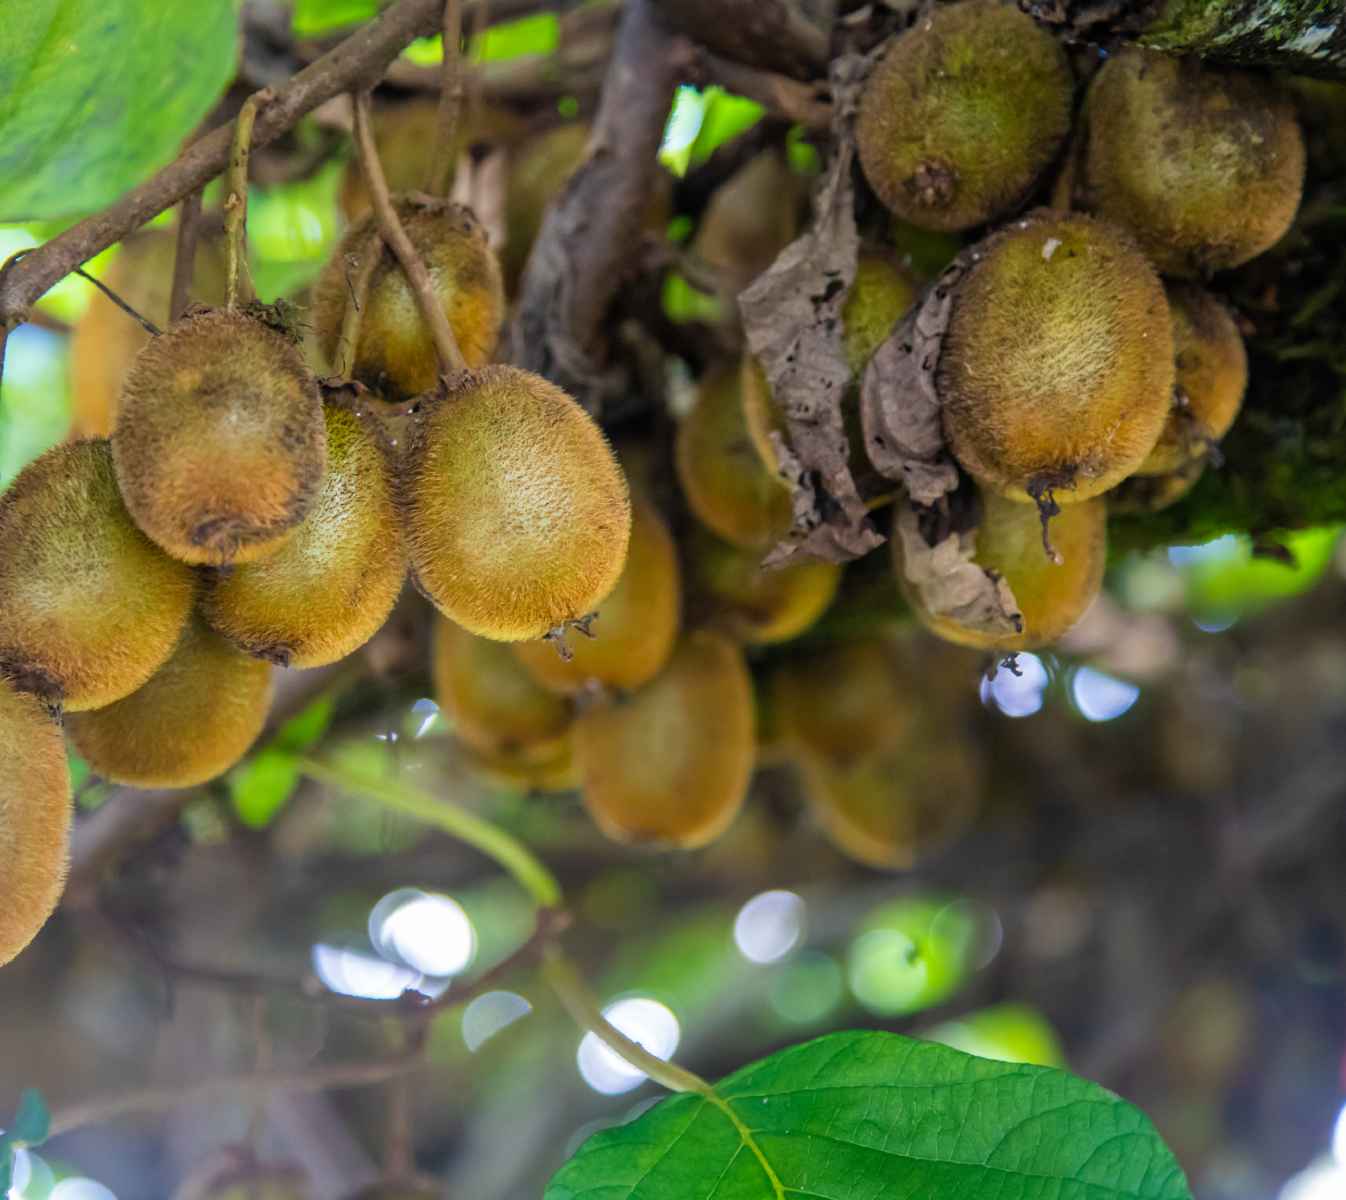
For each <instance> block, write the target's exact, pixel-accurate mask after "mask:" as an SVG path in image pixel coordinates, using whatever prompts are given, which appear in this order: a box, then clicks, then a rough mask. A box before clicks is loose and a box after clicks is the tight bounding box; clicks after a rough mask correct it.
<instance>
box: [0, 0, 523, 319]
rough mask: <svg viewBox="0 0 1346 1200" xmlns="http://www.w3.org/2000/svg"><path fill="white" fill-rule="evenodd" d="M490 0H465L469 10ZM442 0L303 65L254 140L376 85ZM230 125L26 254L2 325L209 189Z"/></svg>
mask: <svg viewBox="0 0 1346 1200" xmlns="http://www.w3.org/2000/svg"><path fill="white" fill-rule="evenodd" d="M487 2H488V0H465V12H467V13H469V14H470V13H472V12H474V11H475V10H476V8H477V7H478V6H479V5H481V4H483V3H487ZM489 3H490V5H491V15H492V17H493V18H494V19H497V20H508V19H509V18H510V17H514V16H519V15H522V14H525V13H529V12H532V11H533V10H534V9H536V8H537V0H489ZM442 12H443V7H442V2H441V0H398V3H396V4H394V5H393V6H392V7H391V8H388V9H386V10H385V11H384V12H383V13H382V14H381V15H380V16H379V17H377V18H376V19H375V20H373V21H371V22H370V23H369V24H368V25H366V26H364V27H362V28H361V29H359V30H358V31H356V32H355V33H354V34H352V35H351V36H350V37H349V38H347V39H346V40H345V41H344V42H342V43H341V44H340V45H339V46H337V47H336V48H335V49H333V50H331V51H330V52H329V53H327V54H325V55H323V57H322V58H320V59H319V60H318V61H317V62H315V63H314V64H313V65H312V66H310V67H306V68H305V69H304V70H302V71H300V72H299V74H298V75H296V76H295V77H294V78H293V79H291V80H290V81H289V82H288V83H287V84H285V85H284V86H283V87H279V88H277V89H275V99H274V100H273V101H272V103H271V104H269V105H268V106H267V107H266V110H265V111H264V112H262V113H260V114H259V115H258V118H257V125H256V128H255V130H254V134H253V146H254V147H255V148H259V147H262V146H266V145H268V144H270V143H271V142H274V141H275V140H276V139H277V138H278V137H280V136H281V135H282V134H284V133H286V132H287V131H288V130H290V129H292V128H293V127H294V126H295V125H296V124H298V122H299V120H300V118H302V117H304V116H305V115H306V114H308V113H310V112H312V111H313V110H314V109H315V108H317V107H318V106H319V105H320V104H323V103H325V102H326V101H328V100H330V99H332V98H333V97H334V96H339V95H341V94H342V93H343V92H350V91H358V90H360V89H363V88H369V87H373V86H374V85H375V84H377V83H378V81H379V79H380V78H382V76H383V73H384V71H385V70H386V69H387V67H388V64H389V63H391V62H392V61H393V59H395V58H396V57H397V55H398V54H400V53H401V52H402V50H403V49H405V48H406V47H407V46H409V45H410V44H411V43H412V42H413V41H415V40H416V39H417V38H418V37H428V36H429V35H430V34H432V33H435V32H437V31H438V29H439V23H440V16H441V14H442ZM232 140H233V130H232V129H230V128H228V127H225V128H221V129H217V130H215V131H214V132H213V133H209V134H207V135H206V136H205V137H203V138H201V139H200V140H199V141H196V142H193V143H192V144H191V145H190V146H188V147H187V149H186V150H184V151H183V152H182V154H181V155H179V156H178V158H177V159H176V160H174V161H173V162H172V163H170V164H169V165H168V166H166V167H164V168H163V170H161V171H160V172H159V173H158V174H156V175H155V176H153V177H152V178H151V179H148V180H146V181H145V182H144V183H143V184H141V185H140V186H139V187H137V188H135V189H133V190H132V191H130V192H128V193H127V194H126V195H125V196H123V197H122V198H121V199H120V200H118V201H117V202H116V203H115V204H112V205H110V206H109V207H108V208H106V209H104V210H103V211H102V212H100V213H95V214H94V215H93V216H91V217H87V218H85V219H84V220H83V221H80V222H79V223H78V224H77V225H72V226H71V227H70V228H69V229H67V230H66V231H65V232H64V233H62V234H60V235H59V236H58V237H55V238H53V239H52V240H51V241H50V242H47V243H46V244H45V245H44V246H41V247H39V248H38V249H36V250H33V251H31V252H29V253H28V254H25V255H24V256H23V258H21V259H20V260H19V261H18V262H16V263H14V264H13V265H12V267H11V269H10V270H8V271H6V272H5V274H4V276H3V278H0V329H7V328H9V327H12V326H14V325H17V324H19V323H21V322H22V321H24V320H26V319H27V316H28V311H29V309H30V308H32V306H33V304H34V303H35V302H36V301H37V299H38V298H39V297H40V296H42V295H43V294H44V293H45V292H46V291H47V290H48V289H49V288H51V287H52V286H53V285H54V284H56V283H58V282H59V281H60V280H61V279H63V278H65V276H66V275H68V274H70V272H71V271H73V270H74V269H75V268H76V267H77V266H79V265H80V264H81V263H84V262H87V261H88V260H89V259H90V258H92V257H93V256H94V255H95V254H98V253H99V252H100V251H102V250H105V249H107V247H109V246H111V245H113V244H114V243H115V242H119V241H121V239H122V238H124V237H126V236H127V234H129V233H132V232H133V231H134V230H136V229H139V228H140V226H141V225H143V224H144V223H145V222H146V221H148V220H149V219H150V218H151V217H154V216H157V215H158V214H159V213H161V212H163V211H164V209H166V208H170V207H171V206H172V205H174V204H176V203H177V202H178V201H179V200H181V199H183V198H184V197H185V196H188V195H190V194H191V193H192V192H194V191H197V190H198V189H200V188H202V187H204V186H205V185H206V184H207V183H209V182H210V181H211V180H212V179H214V178H215V176H217V175H218V174H219V173H220V172H221V171H223V170H224V169H225V167H226V166H227V165H228V161H229V149H230V144H231V142H232Z"/></svg>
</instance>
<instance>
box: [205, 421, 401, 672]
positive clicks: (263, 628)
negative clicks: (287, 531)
mask: <svg viewBox="0 0 1346 1200" xmlns="http://www.w3.org/2000/svg"><path fill="white" fill-rule="evenodd" d="M324 417H325V420H326V426H327V471H326V474H324V476H323V480H322V484H321V485H320V487H319V489H318V495H317V499H316V500H315V501H314V503H313V507H312V509H310V510H309V514H308V516H307V517H305V518H304V520H303V521H302V522H301V523H300V525H299V527H298V528H297V529H296V530H295V531H294V533H293V535H292V536H291V537H290V538H289V540H288V541H286V543H285V544H284V545H283V546H282V547H281V548H280V549H279V550H278V551H276V553H275V554H273V555H271V556H270V557H269V558H267V559H264V560H263V561H262V562H256V563H247V564H245V565H243V566H240V567H235V568H234V569H233V570H231V571H227V572H221V573H220V574H219V576H218V578H216V579H215V580H213V581H212V582H211V584H210V586H208V587H207V588H206V591H205V594H204V596H203V597H202V600H201V611H202V614H203V615H204V616H205V618H206V620H207V621H208V622H209V623H210V625H211V626H212V628H214V629H215V630H216V631H217V632H218V633H222V634H223V635H224V636H225V637H227V638H228V639H229V640H230V641H231V642H233V643H234V644H235V645H237V646H238V647H239V648H240V649H242V650H246V651H247V652H248V653H249V654H255V655H258V656H259V657H261V658H265V659H267V660H269V661H270V662H273V663H276V664H278V665H280V666H287V667H301V668H307V667H321V666H325V665H327V664H328V663H334V662H337V661H338V660H340V659H342V658H345V657H346V655H348V654H350V653H352V652H353V651H355V650H357V649H359V648H360V647H361V646H363V645H364V644H365V642H367V641H368V640H369V639H370V638H371V637H373V635H374V634H375V633H376V632H377V631H378V629H379V627H380V626H382V624H383V622H384V621H385V620H387V618H388V614H389V613H390V612H391V611H392V608H393V604H394V603H395V602H396V600H397V596H398V593H399V592H400V591H401V590H402V582H403V580H404V579H405V577H406V570H407V568H406V556H405V554H404V552H403V549H402V538H401V533H400V528H399V520H398V515H397V505H396V498H395V486H394V479H393V468H392V460H391V453H390V449H389V447H388V446H387V445H386V443H385V441H384V438H383V435H382V431H381V430H380V429H379V428H378V427H377V425H376V424H375V419H374V418H373V417H370V416H366V415H364V414H363V413H362V412H360V411H357V410H356V409H355V408H353V407H350V406H346V405H343V404H340V403H337V402H335V401H329V402H328V403H327V404H326V405H325V406H324Z"/></svg>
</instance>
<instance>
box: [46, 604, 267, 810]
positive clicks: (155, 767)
mask: <svg viewBox="0 0 1346 1200" xmlns="http://www.w3.org/2000/svg"><path fill="white" fill-rule="evenodd" d="M270 704H271V667H270V665H269V664H268V663H265V662H263V661H261V660H260V659H256V658H253V657H251V656H250V655H247V654H244V653H243V652H242V651H241V650H239V649H237V648H236V647H234V646H232V645H230V643H229V642H227V641H225V639H224V638H222V637H220V635H219V634H218V633H215V632H214V631H213V630H212V629H210V628H209V627H208V626H207V625H206V624H205V622H204V621H202V620H201V619H200V618H199V617H193V618H192V620H191V621H190V622H188V624H187V628H186V629H185V630H184V631H183V634H182V639H181V641H179V642H178V645H177V648H176V649H175V650H174V652H173V656H172V657H171V658H170V659H169V660H168V661H167V662H166V663H164V665H163V666H162V667H160V668H159V670H158V671H156V672H155V673H154V676H153V677H152V678H151V679H150V681H149V682H148V683H147V684H145V686H144V687H142V688H140V689H139V690H138V691H135V692H132V693H131V695H129V696H127V697H126V699H124V700H118V701H117V703H115V704H110V705H108V707H107V708H100V709H98V710H96V711H94V712H85V713H76V714H73V715H71V716H68V717H67V718H66V732H67V733H68V734H69V735H70V740H71V742H72V743H73V745H74V747H75V749H76V750H78V751H79V753H80V754H81V755H82V756H83V758H84V759H85V761H87V762H88V764H89V767H90V768H91V769H92V770H93V771H94V772H95V773H96V774H98V775H101V776H102V777H103V778H104V779H107V780H110V781H112V782H113V783H124V784H128V785H130V786H131V787H140V788H186V787H195V786H196V785H197V784H201V783H205V782H207V781H208V780H211V779H214V778H215V777H216V776H218V775H222V774H224V772H225V771H227V770H228V769H229V768H230V767H232V766H233V765H234V764H235V763H237V762H238V761H239V760H240V759H241V758H242V757H243V756H244V755H245V754H246V753H247V752H248V748H249V747H250V746H251V745H252V744H253V742H255V741H256V740H257V736H258V734H260V733H261V732H262V725H263V724H264V723H265V721H266V714H267V709H268V708H269V707H270Z"/></svg>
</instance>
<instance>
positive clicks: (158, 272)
mask: <svg viewBox="0 0 1346 1200" xmlns="http://www.w3.org/2000/svg"><path fill="white" fill-rule="evenodd" d="M176 246H177V238H176V236H175V235H174V233H173V232H172V231H171V230H168V229H147V230H145V231H144V232H143V233H138V234H135V235H134V236H132V237H129V238H127V239H126V241H124V242H123V243H122V245H121V248H120V250H118V252H117V256H116V257H115V258H114V259H113V260H112V264H111V266H109V267H108V270H107V273H106V274H105V275H104V276H103V282H104V283H105V284H106V285H107V286H108V287H110V288H111V289H112V290H113V291H114V292H116V293H117V295H119V296H120V297H121V298H122V299H123V300H125V301H126V302H127V303H128V304H129V305H131V307H132V308H134V309H135V310H136V312H138V313H139V314H140V315H141V316H142V317H145V318H146V319H147V320H149V321H151V322H152V323H153V324H155V325H157V326H158V327H159V328H160V329H162V328H164V327H166V326H167V325H168V320H169V313H168V307H169V302H170V299H171V295H172V290H173V261H174V258H175V257H176ZM224 287H225V264H224V253H223V250H222V248H221V246H220V243H219V239H218V238H202V239H201V240H200V242H199V243H198V244H197V250H196V265H195V271H194V272H193V275H192V287H191V291H190V292H189V298H190V299H191V300H193V301H196V302H198V303H201V304H222V303H223V302H224ZM149 340H150V335H149V334H148V333H147V332H146V331H145V330H144V329H143V328H141V326H140V325H139V324H138V323H137V322H136V321H134V320H132V319H131V317H129V316H127V314H126V313H124V312H122V311H121V309H119V308H118V307H117V306H116V305H115V304H113V303H111V302H110V301H109V300H107V299H105V298H104V297H102V296H95V297H94V298H93V299H92V300H91V301H90V302H89V307H88V309H87V311H86V312H85V313H84V315H83V316H82V317H81V318H80V319H79V323H78V324H77V325H76V326H75V332H74V335H73V336H72V337H71V339H70V399H71V404H72V408H73V412H72V416H71V422H70V433H71V436H72V437H76V438H89V437H108V436H109V435H110V434H111V433H112V430H113V429H114V428H115V427H116V424H117V410H118V408H120V406H121V392H122V380H123V379H125V377H126V372H127V371H128V370H130V367H131V363H132V362H134V361H135V357H136V355H137V354H138V353H139V352H140V350H141V348H142V347H143V346H144V345H145V343H146V342H148V341H149Z"/></svg>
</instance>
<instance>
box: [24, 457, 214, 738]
mask: <svg viewBox="0 0 1346 1200" xmlns="http://www.w3.org/2000/svg"><path fill="white" fill-rule="evenodd" d="M0 546H3V547H4V551H3V553H0V670H5V671H8V672H9V673H10V674H11V675H13V677H14V678H16V679H17V680H19V681H20V682H21V684H22V686H23V687H25V688H27V689H29V690H32V691H36V692H39V693H40V694H42V695H43V696H44V697H46V698H48V699H51V700H59V701H60V702H61V703H62V704H63V705H64V706H65V708H66V709H67V710H68V711H72V712H77V711H80V710H82V709H86V708H100V707H102V706H103V705H106V704H111V703H112V702H113V701H114V700H120V699H121V698H122V697H123V696H126V695H129V694H130V693H131V692H133V691H135V690H136V688H138V687H140V686H141V685H142V684H143V683H144V682H145V681H146V680H147V679H149V677H150V676H151V675H153V674H154V672H155V671H156V670H158V669H159V667H160V666H161V665H162V664H163V663H164V661H165V660H166V659H167V658H168V656H169V655H170V654H171V653H172V652H173V647H174V646H175V645H176V644H177V640H178V637H179V635H180V634H181V633H182V629H183V626H184V625H185V624H186V621H187V614H188V613H189V612H190V611H191V607H192V599H193V596H194V595H195V592H196V580H195V579H194V577H193V575H192V572H191V569H190V568H189V567H187V566H186V565H184V564H183V563H180V562H176V561H174V560H173V559H171V558H169V557H168V556H167V555H165V554H163V553H162V552H161V551H160V550H159V549H158V547H156V546H155V545H154V543H153V542H151V541H150V540H149V538H147V537H146V536H145V535H144V534H143V533H141V532H140V530H139V529H137V528H136V525H135V523H134V522H133V521H132V520H131V516H130V514H129V513H128V512H127V511H126V507H125V505H123V503H122V498H121V493H120V492H119V491H118V489H117V477H116V473H115V472H114V470H113V465H112V452H111V450H110V448H109V446H108V443H107V442H105V441H87V442H71V443H67V444H66V445H64V446H58V447H56V449H54V450H50V451H48V452H47V453H46V454H44V455H43V456H42V457H41V458H39V459H37V460H36V461H35V462H32V463H30V464H29V465H28V466H27V467H25V468H24V470H23V471H22V472H21V473H20V474H19V477H18V478H17V479H16V480H15V481H14V483H13V484H11V485H10V488H9V490H8V491H6V492H5V493H4V494H3V495H0Z"/></svg>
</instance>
